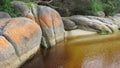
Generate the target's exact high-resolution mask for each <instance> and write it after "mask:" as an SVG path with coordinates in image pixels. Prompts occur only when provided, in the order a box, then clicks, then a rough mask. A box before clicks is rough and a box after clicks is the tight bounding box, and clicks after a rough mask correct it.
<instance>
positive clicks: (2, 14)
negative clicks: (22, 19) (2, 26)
mask: <svg viewBox="0 0 120 68" xmlns="http://www.w3.org/2000/svg"><path fill="white" fill-rule="evenodd" d="M0 18H11V16H10V15H9V14H8V13H6V12H2V11H0Z"/></svg>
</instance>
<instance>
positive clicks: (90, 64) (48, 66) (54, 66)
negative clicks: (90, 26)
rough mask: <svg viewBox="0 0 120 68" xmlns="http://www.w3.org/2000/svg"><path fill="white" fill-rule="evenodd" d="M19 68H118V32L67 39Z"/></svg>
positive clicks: (119, 66)
mask: <svg viewBox="0 0 120 68" xmlns="http://www.w3.org/2000/svg"><path fill="white" fill-rule="evenodd" d="M21 68H120V32H119V33H115V34H111V35H97V34H94V35H86V36H76V37H70V38H67V39H66V40H65V41H64V42H61V43H59V44H58V45H57V46H55V47H53V48H51V49H48V50H43V49H41V51H39V52H38V53H37V55H36V56H35V57H34V58H33V59H31V60H29V61H28V62H27V63H25V64H24V65H23V66H22V67H21Z"/></svg>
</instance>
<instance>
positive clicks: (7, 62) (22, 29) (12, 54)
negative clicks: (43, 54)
mask: <svg viewBox="0 0 120 68" xmlns="http://www.w3.org/2000/svg"><path fill="white" fill-rule="evenodd" d="M41 36H42V32H41V29H40V27H39V26H38V25H37V24H36V23H35V22H34V21H32V20H30V19H28V18H11V19H6V18H4V19H0V67H1V68H16V67H18V66H19V65H21V64H22V63H23V62H25V61H26V60H27V59H29V58H30V57H31V56H32V55H33V54H35V53H36V52H37V50H38V49H39V48H40V42H41Z"/></svg>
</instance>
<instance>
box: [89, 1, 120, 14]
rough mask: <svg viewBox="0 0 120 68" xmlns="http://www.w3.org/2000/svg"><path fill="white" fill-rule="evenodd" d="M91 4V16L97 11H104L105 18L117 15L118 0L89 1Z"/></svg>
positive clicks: (119, 2)
mask: <svg viewBox="0 0 120 68" xmlns="http://www.w3.org/2000/svg"><path fill="white" fill-rule="evenodd" d="M90 1H91V3H92V6H91V11H90V12H92V14H93V15H97V12H98V11H104V12H105V14H106V16H112V15H114V14H116V13H117V9H118V8H119V7H120V1H119V0H90Z"/></svg>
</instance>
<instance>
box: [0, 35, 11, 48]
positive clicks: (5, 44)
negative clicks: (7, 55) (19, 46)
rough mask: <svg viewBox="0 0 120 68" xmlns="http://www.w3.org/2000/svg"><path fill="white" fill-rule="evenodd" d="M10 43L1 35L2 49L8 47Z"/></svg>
mask: <svg viewBox="0 0 120 68" xmlns="http://www.w3.org/2000/svg"><path fill="white" fill-rule="evenodd" d="M9 45H10V43H9V42H8V41H7V40H6V39H5V38H4V37H2V36H0V48H1V49H6V48H7V47H8V46H9Z"/></svg>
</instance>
